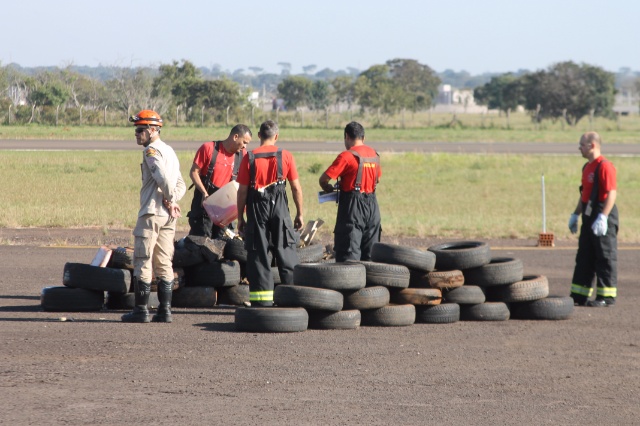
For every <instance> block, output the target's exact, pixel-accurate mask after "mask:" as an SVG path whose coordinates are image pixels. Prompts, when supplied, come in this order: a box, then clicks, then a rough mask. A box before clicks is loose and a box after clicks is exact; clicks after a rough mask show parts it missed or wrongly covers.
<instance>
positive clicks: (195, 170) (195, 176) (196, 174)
mask: <svg viewBox="0 0 640 426" xmlns="http://www.w3.org/2000/svg"><path fill="white" fill-rule="evenodd" d="M189 176H191V181H192V182H193V184H194V185H195V186H196V189H197V190H198V191H200V192H202V200H203V201H204V199H205V198H207V197H208V196H209V194H208V193H207V188H205V187H204V184H203V183H202V179H200V166H198V165H197V164H196V163H193V164H192V165H191V171H190V172H189Z"/></svg>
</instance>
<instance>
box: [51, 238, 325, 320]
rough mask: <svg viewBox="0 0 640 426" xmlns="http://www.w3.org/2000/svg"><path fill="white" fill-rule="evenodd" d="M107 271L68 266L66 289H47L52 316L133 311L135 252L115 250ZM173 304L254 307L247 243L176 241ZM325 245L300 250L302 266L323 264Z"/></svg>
mask: <svg viewBox="0 0 640 426" xmlns="http://www.w3.org/2000/svg"><path fill="white" fill-rule="evenodd" d="M109 248H110V249H111V256H110V258H109V262H108V263H107V265H106V267H99V266H92V265H89V264H82V263H67V264H65V267H64V274H63V280H62V283H63V286H59V287H58V286H56V287H46V288H44V289H42V292H41V296H40V302H41V307H42V309H43V310H45V311H50V312H90V311H100V310H102V309H104V308H107V309H109V310H131V309H133V307H134V304H135V294H134V282H133V280H132V276H133V251H134V250H133V248H131V247H115V246H112V247H109ZM174 248H175V250H174V256H173V270H174V286H173V300H172V305H173V306H174V307H180V308H211V307H213V306H215V305H216V304H222V305H233V306H243V305H248V304H249V285H248V283H247V281H246V279H245V278H246V277H245V264H246V261H247V252H246V250H245V248H244V242H243V241H242V240H239V239H234V240H211V239H209V238H206V237H200V236H193V235H188V236H186V237H184V238H181V239H180V240H178V241H176V242H175V247H174ZM324 251H325V249H324V246H322V245H320V244H311V245H309V246H308V247H304V248H299V249H298V251H297V252H298V256H299V257H300V261H301V262H317V261H320V260H321V259H322V258H323V256H324ZM272 271H273V274H274V281H275V282H276V283H279V282H280V278H279V274H278V269H277V268H276V267H275V266H274V267H273V268H272ZM158 303H159V302H158V297H157V282H156V281H155V278H154V281H153V282H152V285H151V296H150V298H149V308H155V307H156V306H157V305H158Z"/></svg>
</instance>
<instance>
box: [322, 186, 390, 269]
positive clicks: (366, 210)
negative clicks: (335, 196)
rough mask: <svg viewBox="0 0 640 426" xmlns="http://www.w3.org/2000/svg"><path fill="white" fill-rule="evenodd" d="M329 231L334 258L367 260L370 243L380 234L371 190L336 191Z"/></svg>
mask: <svg viewBox="0 0 640 426" xmlns="http://www.w3.org/2000/svg"><path fill="white" fill-rule="evenodd" d="M333 233H334V236H333V242H334V245H333V249H334V251H335V253H336V254H335V256H336V262H344V261H347V260H371V249H372V248H373V244H374V243H377V242H379V241H380V235H381V234H382V227H381V225H380V209H379V207H378V200H377V198H376V194H375V192H374V193H371V194H364V193H361V192H356V191H352V192H340V198H339V201H338V215H337V217H336V226H335V228H334V230H333Z"/></svg>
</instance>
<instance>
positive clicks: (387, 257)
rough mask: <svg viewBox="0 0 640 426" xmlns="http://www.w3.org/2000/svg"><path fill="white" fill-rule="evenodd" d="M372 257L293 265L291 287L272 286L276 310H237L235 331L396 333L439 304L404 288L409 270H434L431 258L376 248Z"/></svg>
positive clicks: (431, 294) (433, 294)
mask: <svg viewBox="0 0 640 426" xmlns="http://www.w3.org/2000/svg"><path fill="white" fill-rule="evenodd" d="M372 256H373V258H374V261H350V262H344V263H308V264H304V263H301V264H299V265H297V266H296V268H295V269H294V272H293V275H294V276H293V280H294V284H293V285H282V284H281V285H278V286H276V288H275V291H274V297H273V298H274V303H275V305H276V307H272V308H240V309H238V310H236V316H235V322H236V328H237V329H238V330H240V331H251V332H292V331H304V330H306V329H307V328H310V329H331V330H353V329H357V328H359V327H360V326H361V325H362V326H374V327H400V326H408V325H411V324H414V322H415V321H416V312H417V310H420V309H421V308H424V307H427V306H435V305H437V304H439V303H440V301H441V298H442V294H441V292H440V290H438V289H425V288H408V287H409V283H410V269H409V267H411V268H413V269H414V270H416V271H422V272H426V271H429V270H433V267H434V264H435V256H434V254H433V253H430V252H428V251H423V250H418V249H413V248H407V247H401V246H392V245H388V244H376V245H375V246H374V249H373V255H372Z"/></svg>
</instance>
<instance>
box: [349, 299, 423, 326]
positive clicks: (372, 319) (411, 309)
mask: <svg viewBox="0 0 640 426" xmlns="http://www.w3.org/2000/svg"><path fill="white" fill-rule="evenodd" d="M360 313H361V315H362V325H368V326H375V327H404V326H407V325H411V324H413V323H415V322H416V307H415V306H414V305H410V304H405V305H393V304H389V305H387V306H383V307H382V308H378V309H369V310H363V311H361V312H360Z"/></svg>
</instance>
